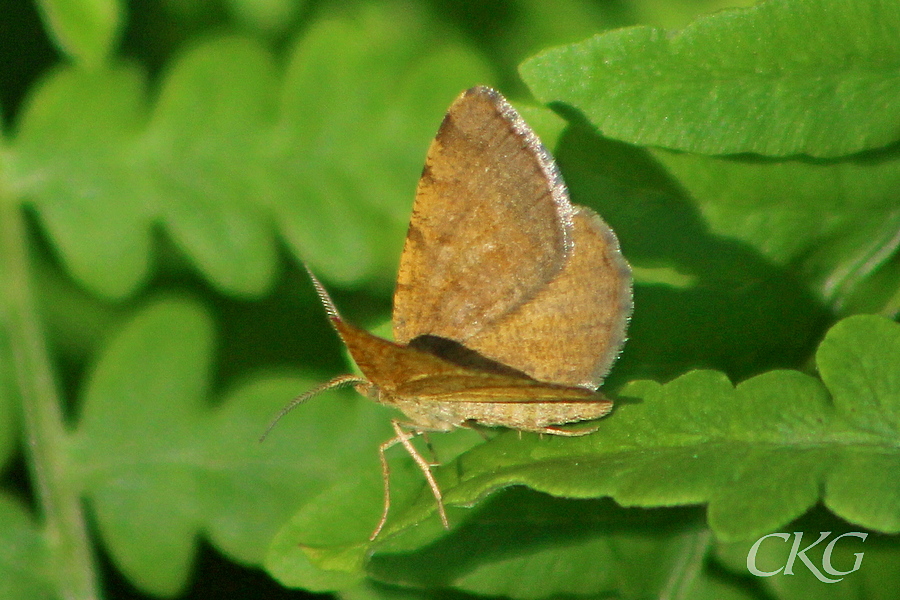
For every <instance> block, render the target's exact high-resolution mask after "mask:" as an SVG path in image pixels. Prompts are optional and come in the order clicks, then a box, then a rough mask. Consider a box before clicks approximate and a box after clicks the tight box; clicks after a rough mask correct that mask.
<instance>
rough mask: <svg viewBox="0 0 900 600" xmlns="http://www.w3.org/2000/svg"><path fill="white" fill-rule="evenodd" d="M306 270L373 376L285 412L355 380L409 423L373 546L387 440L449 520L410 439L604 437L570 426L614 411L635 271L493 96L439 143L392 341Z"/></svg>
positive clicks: (458, 118) (400, 436) (460, 112)
mask: <svg viewBox="0 0 900 600" xmlns="http://www.w3.org/2000/svg"><path fill="white" fill-rule="evenodd" d="M310 276H311V277H312V280H313V283H314V284H315V287H316V291H317V292H318V294H319V298H320V299H321V301H322V303H323V304H324V305H325V308H326V310H327V312H328V316H329V318H330V319H331V322H332V324H333V325H334V327H335V329H336V330H337V332H338V334H339V335H340V337H341V340H343V342H344V344H346V346H347V348H348V350H349V352H350V354H351V356H352V357H353V360H354V361H355V362H356V364H357V365H358V367H359V370H360V371H361V372H362V374H363V377H358V376H354V375H344V376H341V377H337V378H336V379H333V380H332V381H329V382H328V383H326V384H324V385H322V386H319V387H318V388H315V389H313V390H310V391H309V392H307V393H306V394H304V395H302V396H300V397H299V398H297V399H296V400H295V401H294V402H292V403H291V404H290V405H289V406H288V407H286V408H285V409H284V410H283V411H282V413H281V414H280V415H279V416H278V418H280V417H281V416H283V415H284V414H285V413H286V412H288V411H289V410H290V409H291V408H293V407H294V406H296V405H298V404H300V403H301V402H304V401H305V400H307V399H309V398H310V397H312V396H314V395H315V394H318V393H320V392H322V391H324V390H327V389H331V388H336V387H341V386H345V385H353V386H355V388H356V389H357V390H358V391H359V392H360V393H361V394H363V395H365V396H367V397H369V398H371V399H373V400H375V401H377V402H381V403H382V404H386V405H389V406H393V407H395V408H397V409H399V410H400V411H401V412H402V413H403V414H404V415H405V416H406V418H407V420H406V421H400V420H393V421H392V426H393V429H394V432H395V434H396V436H395V437H394V438H392V439H391V440H389V441H387V442H385V443H384V444H382V446H381V448H380V451H379V452H380V458H381V464H382V471H383V476H384V487H385V493H384V510H383V513H382V516H381V520H380V521H379V523H378V526H377V527H376V528H375V531H374V532H373V533H372V536H371V537H372V539H374V538H375V536H377V535H378V533H379V532H380V531H381V529H382V527H383V526H384V524H385V521H386V520H387V515H388V510H389V508H390V487H389V485H390V484H389V472H388V463H387V459H386V458H385V451H386V450H387V449H388V448H390V447H392V446H394V445H396V444H398V443H399V444H402V445H403V446H404V447H405V448H406V450H407V451H408V452H409V454H410V455H411V456H412V458H413V459H414V460H415V461H416V463H417V464H418V466H419V467H420V468H421V469H422V472H423V473H424V475H425V478H426V480H427V481H428V485H429V486H430V488H431V491H432V493H433V494H434V497H435V500H436V501H437V507H438V513H439V516H440V519H441V522H442V523H443V525H444V527H449V525H448V521H447V514H446V511H445V509H444V503H443V500H442V497H441V490H440V488H439V487H438V485H437V482H436V481H435V478H434V476H433V474H432V472H431V467H432V465H431V464H429V462H428V461H426V460H425V459H424V458H423V457H422V456H421V454H419V452H418V451H417V450H416V449H415V447H414V446H413V445H412V443H411V442H410V440H411V439H412V438H413V437H415V436H416V435H419V434H422V433H424V432H428V431H449V430H451V429H453V428H455V427H463V426H474V425H483V426H490V427H508V428H510V429H517V430H519V431H531V432H538V433H547V434H553V435H565V436H577V435H584V434H586V433H590V432H591V431H593V430H592V429H588V430H583V429H582V430H578V431H570V430H566V429H562V428H560V425H564V424H567V423H573V422H577V421H586V420H592V419H597V418H600V417H602V416H604V415H606V414H607V413H608V412H609V411H610V410H611V409H612V402H610V401H609V400H608V399H606V398H605V397H604V396H603V395H602V394H600V393H599V392H597V391H596V389H597V388H598V387H599V386H600V383H601V382H602V381H603V378H604V377H605V376H606V373H607V372H608V371H609V369H610V366H611V365H612V363H613V361H614V360H615V358H616V356H617V355H618V352H619V350H620V348H621V346H622V344H623V342H624V340H625V328H626V325H627V322H628V319H629V316H630V314H631V308H632V300H631V269H630V267H629V266H628V263H627V262H626V261H625V259H624V258H623V257H622V254H621V252H620V251H619V244H618V241H617V239H616V236H615V234H614V233H613V231H612V230H611V229H610V228H609V226H607V225H606V223H604V222H603V220H601V219H600V217H598V216H597V215H596V214H595V213H594V212H593V211H591V210H590V209H588V208H584V207H581V206H573V205H572V204H571V203H570V202H569V196H568V192H567V190H566V187H565V184H564V183H563V181H562V177H561V176H560V174H559V171H558V170H557V168H556V165H555V163H554V162H553V158H552V157H551V156H550V154H549V153H548V152H547V150H546V149H545V148H544V147H543V145H542V144H541V143H540V141H539V140H538V138H537V136H536V135H535V134H534V132H533V131H532V130H531V128H529V127H528V125H526V124H525V122H524V121H523V120H522V118H521V117H520V116H519V114H518V113H517V112H516V111H515V109H513V107H512V106H510V104H509V103H508V102H507V101H506V100H505V99H504V98H503V96H501V95H500V94H499V93H497V92H496V91H494V90H491V89H489V88H486V87H475V88H472V89H470V90H468V91H466V92H464V93H463V94H462V95H460V96H459V98H457V99H456V101H455V102H454V103H453V104H452V105H451V106H450V109H449V111H448V112H447V115H446V117H444V121H443V123H442V124H441V127H440V129H439V131H438V133H437V136H436V137H435V139H434V141H433V142H432V144H431V148H430V149H429V150H428V156H427V158H426V160H425V168H424V170H423V171H422V177H421V179H420V180H419V186H418V190H417V191H416V199H415V204H414V206H413V213H412V217H411V219H410V223H409V230H408V233H407V235H406V243H405V245H404V247H403V254H402V255H401V257H400V271H399V275H398V277H397V287H396V290H395V292H394V312H393V328H394V339H395V340H396V341H395V342H390V341H387V340H384V339H381V338H379V337H376V336H374V335H372V334H370V333H368V332H366V331H364V330H362V329H360V328H358V327H355V326H353V325H351V324H349V323H347V322H346V321H344V320H343V319H341V317H340V315H339V314H338V312H337V310H336V309H335V306H334V304H333V303H332V301H331V299H330V298H329V297H328V294H327V292H326V291H325V289H324V288H323V287H322V285H321V284H320V283H319V281H318V280H317V279H316V278H315V277H314V276H312V273H310ZM278 418H276V421H277V420H278ZM273 424H274V423H273Z"/></svg>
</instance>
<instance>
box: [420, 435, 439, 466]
mask: <svg viewBox="0 0 900 600" xmlns="http://www.w3.org/2000/svg"><path fill="white" fill-rule="evenodd" d="M420 434H421V436H422V440H423V441H424V442H425V447H426V448H428V454H429V455H430V457H431V462H429V463H428V466H429V467H437V466H439V465H440V464H441V463H440V461H438V457H437V452H435V451H434V446H433V445H432V443H431V437H430V436H429V435H428V432H427V431H422V432H420Z"/></svg>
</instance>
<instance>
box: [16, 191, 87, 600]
mask: <svg viewBox="0 0 900 600" xmlns="http://www.w3.org/2000/svg"><path fill="white" fill-rule="evenodd" d="M28 248H29V244H28V235H27V231H26V226H25V219H24V215H23V214H22V211H21V208H20V207H19V206H18V205H17V204H16V203H14V202H13V201H12V199H11V198H10V195H9V194H6V193H2V190H0V261H2V262H0V274H2V276H3V279H4V280H3V282H2V285H0V302H2V303H3V309H4V312H5V313H6V318H7V322H8V326H9V337H10V345H11V347H12V354H13V357H14V368H15V377H16V383H17V386H18V392H19V395H20V398H21V401H22V415H23V418H24V429H25V432H24V439H25V442H26V444H25V446H26V453H27V458H28V462H29V467H30V470H31V476H32V479H33V483H34V488H35V493H36V494H37V496H38V501H39V503H40V507H41V509H42V512H43V515H42V516H43V520H44V538H45V540H46V543H47V548H48V551H49V554H48V555H49V560H50V562H49V564H48V565H46V567H47V572H48V573H50V575H51V576H52V577H54V578H55V581H54V582H53V583H54V584H55V587H56V595H57V596H58V597H60V598H66V599H71V600H88V599H93V598H99V592H98V589H97V579H96V569H95V565H94V556H93V553H92V551H91V545H90V542H89V539H88V534H87V526H86V524H85V517H84V512H83V509H82V505H81V498H80V494H79V491H78V486H77V485H76V484H75V482H73V481H71V480H70V479H69V477H68V473H69V471H68V470H67V461H66V448H65V446H66V431H65V426H64V424H63V417H62V410H61V408H60V398H59V394H58V391H57V388H56V384H55V381H54V376H53V370H52V369H51V366H50V358H49V353H48V351H47V345H46V341H45V338H44V335H43V331H42V329H41V325H40V322H39V320H38V315H37V313H38V311H37V306H36V302H35V297H34V293H33V290H32V286H31V279H30V271H29V264H30V263H29V250H28Z"/></svg>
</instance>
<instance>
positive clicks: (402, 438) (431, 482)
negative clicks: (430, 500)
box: [369, 419, 450, 540]
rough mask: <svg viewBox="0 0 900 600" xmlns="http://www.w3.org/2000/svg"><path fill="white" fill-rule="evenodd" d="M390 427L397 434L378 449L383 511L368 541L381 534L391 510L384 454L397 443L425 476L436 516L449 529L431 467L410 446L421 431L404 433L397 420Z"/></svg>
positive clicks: (389, 488) (442, 501)
mask: <svg viewBox="0 0 900 600" xmlns="http://www.w3.org/2000/svg"><path fill="white" fill-rule="evenodd" d="M391 427H393V428H394V432H395V433H396V434H397V437H394V438H391V439H390V440H388V441H386V442H385V443H383V444H382V445H381V446H380V447H379V448H378V456H379V458H380V459H381V476H382V479H383V480H384V510H383V511H382V513H381V519H380V520H379V521H378V526H377V527H376V528H375V531H373V532H372V535H371V536H369V539H370V540H374V539H375V538H376V537H378V534H379V533H381V530H382V528H383V527H384V524H385V523H386V522H387V517H388V512H389V511H390V508H391V479H390V468H389V466H388V462H387V456H386V455H385V452H386V451H387V450H388V449H389V448H392V447H393V446H396V445H397V443H400V444H403V447H404V448H405V449H406V451H407V452H408V453H409V455H410V456H411V457H412V459H413V460H414V461H415V462H416V464H417V465H418V466H419V469H421V470H422V474H423V475H425V480H426V481H427V482H428V487H430V488H431V493H432V494H434V499H435V500H436V501H437V508H438V515H439V516H440V518H441V524H442V525H443V526H444V529H450V522H449V521H448V520H447V511H446V510H445V509H444V499H443V495H442V494H441V488H440V487H438V484H437V481H436V480H435V478H434V475H433V474H432V473H431V467H432V465H431V464H430V463H429V462H428V461H426V460H425V459H424V458H422V455H421V454H419V452H418V451H417V450H416V448H415V446H413V445H412V442H411V441H410V440H411V439H412V438H414V437H415V436H417V435H421V434H422V433H424V432H422V431H419V430H415V431H412V432H408V431H404V430H403V427H402V424H401V423H400V422H399V421H397V420H393V419H392V420H391Z"/></svg>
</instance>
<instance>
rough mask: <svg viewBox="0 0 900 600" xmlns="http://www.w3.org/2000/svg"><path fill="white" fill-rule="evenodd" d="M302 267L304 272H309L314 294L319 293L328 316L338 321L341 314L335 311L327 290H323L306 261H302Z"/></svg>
mask: <svg viewBox="0 0 900 600" xmlns="http://www.w3.org/2000/svg"><path fill="white" fill-rule="evenodd" d="M303 267H304V268H305V269H306V272H307V273H309V278H310V279H312V282H313V286H315V288H316V294H318V295H319V300H320V301H321V302H322V305H323V306H324V307H325V312H326V313H327V314H328V318H329V319H331V320H333V321H340V320H341V315H340V314H339V313H338V311H337V307H335V305H334V302H332V300H331V296H329V295H328V292H326V291H325V286H323V285H322V282H320V281H319V280H318V279H317V278H316V276H315V275H313V272H312V271H311V270H310V268H309V266H308V265H307V264H306V263H303Z"/></svg>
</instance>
